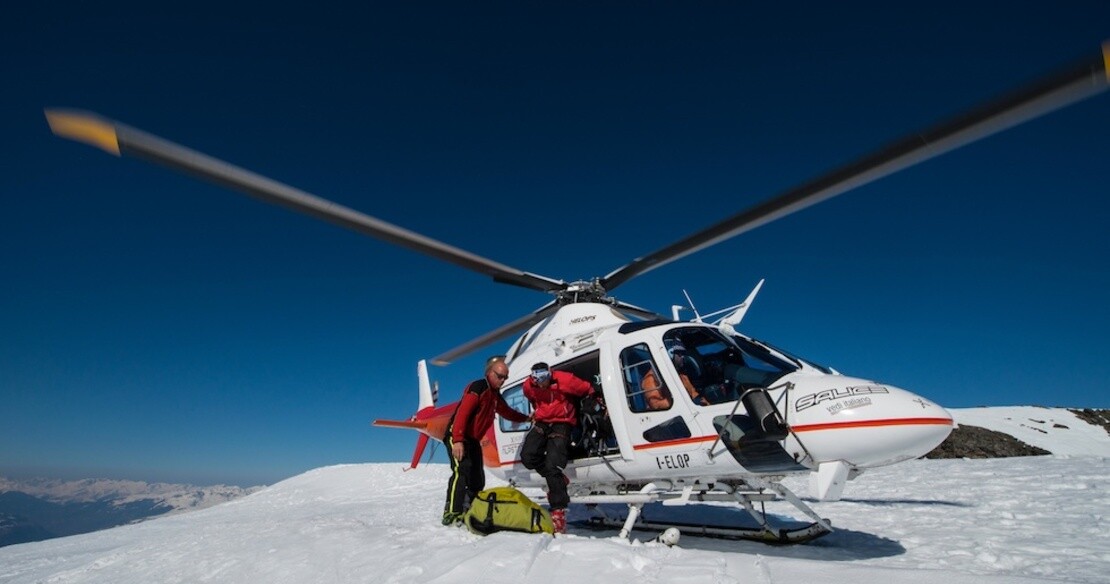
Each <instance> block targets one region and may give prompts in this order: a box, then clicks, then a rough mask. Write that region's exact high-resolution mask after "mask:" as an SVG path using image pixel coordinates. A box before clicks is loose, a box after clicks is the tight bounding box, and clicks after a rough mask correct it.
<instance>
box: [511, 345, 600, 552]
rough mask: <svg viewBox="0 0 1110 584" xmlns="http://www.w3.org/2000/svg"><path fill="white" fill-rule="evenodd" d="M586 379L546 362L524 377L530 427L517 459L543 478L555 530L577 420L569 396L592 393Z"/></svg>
mask: <svg viewBox="0 0 1110 584" xmlns="http://www.w3.org/2000/svg"><path fill="white" fill-rule="evenodd" d="M593 392H594V388H593V386H592V385H590V383H589V382H587V381H584V380H582V379H579V378H577V377H575V376H574V375H573V374H571V373H567V372H566V371H551V369H550V368H549V367H548V366H547V363H536V364H535V365H533V366H532V374H531V375H529V376H528V379H525V380H524V397H526V398H528V401H529V402H531V403H532V408H533V413H532V419H533V424H532V429H531V430H529V432H528V435H527V436H525V437H524V446H523V447H522V448H521V451H520V460H521V462H523V463H524V467H525V468H528V469H531V470H534V471H536V472H538V473H540V476H542V477H544V478H545V479H547V502H548V504H549V506H550V507H551V522H552V523H553V524H554V525H555V533H566V530H567V505H568V504H570V496H569V495H567V484H568V483H569V482H570V481H569V479H567V477H566V476H565V475H564V474H563V469H564V468H566V466H567V448H568V445H569V443H570V431H571V428H573V427H574V426H575V425H576V424H577V423H578V420H577V419H576V417H577V411H576V410H575V407H574V403H573V402H572V401H571V399H573V398H580V397H584V396H587V395H589V394H592V393H593Z"/></svg>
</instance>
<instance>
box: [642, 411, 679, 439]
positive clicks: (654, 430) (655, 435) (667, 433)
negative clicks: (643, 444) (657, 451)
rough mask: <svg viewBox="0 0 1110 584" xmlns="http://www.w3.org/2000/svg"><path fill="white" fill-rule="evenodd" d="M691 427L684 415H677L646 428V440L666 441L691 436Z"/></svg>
mask: <svg viewBox="0 0 1110 584" xmlns="http://www.w3.org/2000/svg"><path fill="white" fill-rule="evenodd" d="M690 436H691V434H690V427H689V426H687V425H686V422H685V421H684V420H683V419H682V416H675V417H673V418H671V419H669V420H667V421H666V422H663V423H662V424H657V425H655V426H652V427H651V428H648V429H647V430H644V440H647V441H648V442H666V441H667V440H682V439H683V438H689V437H690Z"/></svg>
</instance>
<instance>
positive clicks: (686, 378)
mask: <svg viewBox="0 0 1110 584" xmlns="http://www.w3.org/2000/svg"><path fill="white" fill-rule="evenodd" d="M663 344H664V346H666V347H667V355H669V356H670V358H671V363H674V368H675V370H677V371H678V378H679V380H681V381H682V387H683V389H685V390H686V393H688V394H689V395H690V399H691V400H693V401H694V403H696V404H699V405H703V406H707V405H709V400H708V399H706V398H705V396H703V395H701V393H700V392H699V391H698V388H696V387H694V383H693V382H692V381H690V375H689V374H688V372H687V370H686V369H687V367H686V358H687V355H686V346H685V345H683V344H682V341H679V340H678V339H663ZM640 386H641V389H643V390H644V399H646V400H648V407H651V400H650V398H649V397H648V396H649V395H650V394H651V392H652V391H653V390H655V391H657V392H666V391H667V388H666V386H665V385H664V384H663V383H662V382H660V381H659V379H658V378H657V377H656V376H655V370H654V369H653V370H651V371H649V372H648V373H647V374H646V375H644V378H643V379H642V380H641V381H640ZM666 398H667V399H666V402H665V404H666V405H665V406H664V407H659V408H652V409H666V408H669V407H671V399H670V394H669V392H667V395H666ZM657 403H660V404H662V403H664V402H662V401H659V402H657Z"/></svg>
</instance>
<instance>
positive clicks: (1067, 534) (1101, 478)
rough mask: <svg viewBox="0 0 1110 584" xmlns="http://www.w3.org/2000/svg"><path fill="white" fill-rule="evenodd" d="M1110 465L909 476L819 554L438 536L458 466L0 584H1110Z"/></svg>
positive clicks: (841, 520) (851, 509)
mask: <svg viewBox="0 0 1110 584" xmlns="http://www.w3.org/2000/svg"><path fill="white" fill-rule="evenodd" d="M1107 463H1108V461H1107V459H1106V458H1102V457H1058V456H1044V457H1028V458H1012V459H994V460H917V461H911V462H907V463H903V464H900V465H895V466H892V467H887V468H884V469H876V470H874V471H871V472H869V473H866V474H864V475H862V476H861V477H859V478H858V479H856V480H855V481H853V482H852V483H850V484H849V485H848V489H847V491H846V494H845V498H844V500H842V501H839V502H835V503H813V505H814V506H815V508H816V509H817V510H818V512H819V513H821V514H822V515H823V516H825V517H828V518H830V519H831V520H832V522H833V525H834V526H835V527H836V528H837V529H838V530H837V531H836V532H834V533H832V534H830V535H828V536H826V537H824V538H822V539H820V540H817V541H815V542H812V543H810V544H808V545H802V546H792V547H773V546H768V545H764V544H758V543H753V542H734V541H725V540H716V539H706V538H698V537H692V536H685V537H683V539H682V541H681V543H680V544H679V546H678V547H674V548H668V547H665V546H663V545H661V544H657V543H646V544H642V543H638V542H634V543H631V544H629V543H627V542H624V541H621V540H619V539H616V538H615V537H613V535H615V534H614V533H613V532H595V531H590V530H586V529H584V528H580V527H575V528H572V533H571V534H570V535H568V536H565V537H559V538H551V537H549V536H543V535H526V534H508V533H501V534H494V535H492V536H490V537H485V538H483V537H479V536H476V535H473V534H471V533H469V532H467V531H465V530H462V529H458V528H454V527H443V526H441V525H439V521H438V520H439V515H440V512H441V508H442V497H443V491H444V487H445V483H446V477H447V474H448V470H447V466H446V465H443V464H431V465H427V466H422V467H421V468H419V469H417V470H414V471H410V472H402V471H401V468H402V465H401V464H399V463H398V464H362V465H346V466H334V467H326V468H320V469H316V470H313V471H310V472H307V473H305V474H302V475H299V476H296V477H293V478H291V479H289V480H286V481H283V482H281V483H278V484H276V485H273V486H271V487H269V488H267V489H264V490H262V491H260V492H257V493H255V494H253V495H250V496H247V497H244V498H242V499H237V500H235V501H232V502H230V503H226V504H223V505H219V506H217V507H212V508H209V509H205V510H202V511H196V512H193V513H187V514H182V515H177V516H172V517H164V518H159V519H154V520H151V521H147V522H144V523H139V524H135V525H128V526H123V527H118V528H114V529H110V530H105V531H101V532H97V533H90V534H84V535H78V536H72V537H67V538H60V539H55V540H49V541H43V542H36V543H29V544H19V545H14V546H9V547H6V548H0V582H4V583H24V582H52V583H69V582H112V583H116V584H139V583H150V582H229V583H254V582H275V583H282V582H512V583H514V584H518V583H520V582H528V583H529V584H531V583H544V582H559V583H563V582H607V583H609V582H612V583H617V582H637V583H643V582H679V583H681V582H698V583H701V582H759V583H775V582H820V581H834V582H849V581H850V582H855V583H860V584H888V583H889V582H891V581H899V582H910V581H912V582H924V583H936V584H958V583H964V582H966V583H977V584H982V583H984V582H1043V581H1059V580H1062V581H1068V582H1110V529H1108V528H1110V525H1108V515H1110V513H1108V511H1110V495H1108V488H1110V465H1108V464H1107ZM806 482H807V481H805V480H803V479H790V480H789V481H788V483H787V484H788V485H789V486H791V488H793V489H795V491H796V492H798V493H799V494H804V493H805V492H806ZM491 483H492V481H491ZM530 494H533V495H536V496H539V495H540V493H530ZM787 510H788V508H787V507H785V506H780V504H777V503H776V504H775V505H773V506H771V507H770V508H769V511H771V512H773V513H785V512H787ZM582 513H584V511H583V510H581V509H578V508H576V507H572V519H574V518H575V517H576V516H577V517H581V514H582ZM636 536H637V537H639V538H642V539H648V538H649V537H650V535H649V534H647V533H646V532H637V534H636ZM830 578H831V579H830Z"/></svg>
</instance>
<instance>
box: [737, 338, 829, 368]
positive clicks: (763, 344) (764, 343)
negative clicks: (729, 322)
mask: <svg viewBox="0 0 1110 584" xmlns="http://www.w3.org/2000/svg"><path fill="white" fill-rule="evenodd" d="M732 340H734V341H736V343H737V344H739V345H741V346H743V343H747V344H755V345H756V346H759V347H760V349H761V350H764V351H766V349H765V348H764V347H766V348H767V349H771V350H772V351H774V352H776V353H778V354H780V355H783V356H784V357H786V358H787V359H790V360H791V361H794V362H795V363H804V364H805V365H808V366H810V367H812V368H814V369H816V370H818V371H820V372H821V373H824V374H826V375H835V374H836V371H833V370H832V368H831V367H825V366H824V365H821V364H818V363H814V362H813V361H810V360H809V359H803V358H802V357H799V356H797V355H795V354H793V353H788V352H786V351H784V350H782V349H780V348H778V347H776V346H774V345H772V344H771V343H768V342H767V341H759V340H755V339H752V341H748V339H745V338H744V337H740V336H734V337H732Z"/></svg>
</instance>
